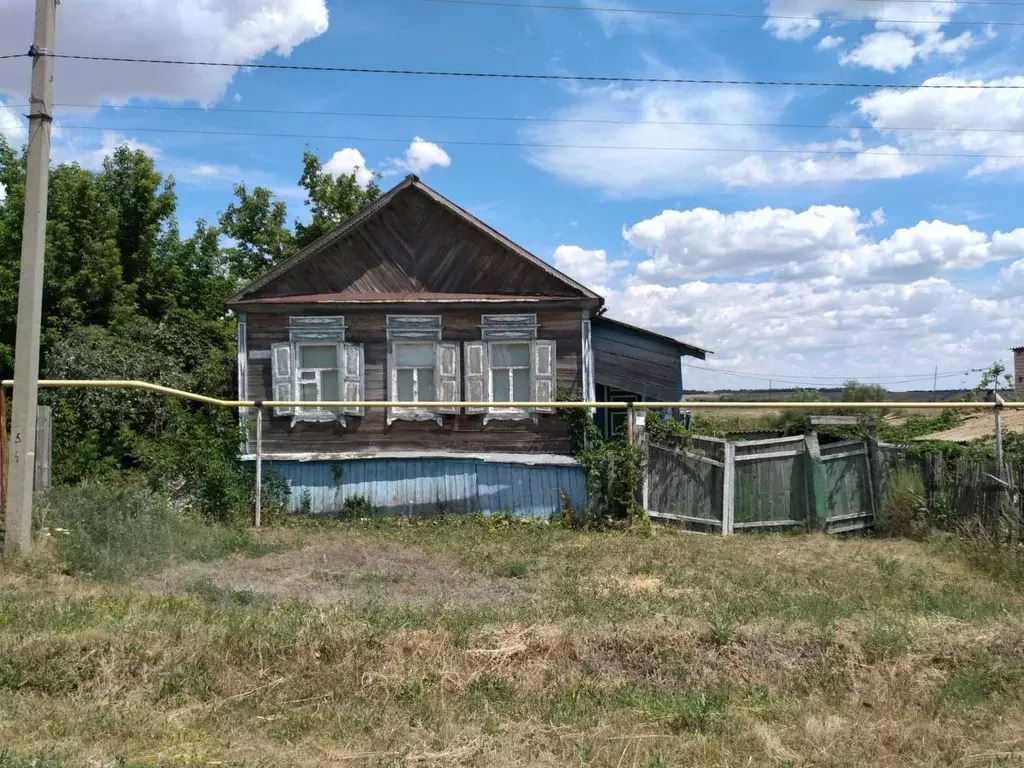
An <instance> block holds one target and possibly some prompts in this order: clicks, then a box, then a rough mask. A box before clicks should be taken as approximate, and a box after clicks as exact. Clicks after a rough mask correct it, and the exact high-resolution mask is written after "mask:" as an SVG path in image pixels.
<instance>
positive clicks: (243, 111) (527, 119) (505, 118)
mask: <svg viewBox="0 0 1024 768" xmlns="http://www.w3.org/2000/svg"><path fill="white" fill-rule="evenodd" d="M54 106H55V107H60V108H62V109H92V110H101V109H109V110H114V111H120V110H135V111H142V112H146V111H155V112H195V113H200V114H204V115H232V114H239V115H302V116H309V117H359V118H384V119H402V120H465V121H483V122H509V123H554V124H560V123H565V124H576V123H579V124H587V125H591V124H592V125H668V126H673V125H676V126H705V127H720V128H722V127H734V128H797V129H799V128H806V129H830V128H831V129H836V130H844V131H846V130H862V131H903V132H908V133H914V132H922V133H933V132H934V133H1024V125H1022V126H1021V127H1020V128H970V127H945V126H936V127H930V128H925V127H910V126H899V125H836V124H829V123H743V122H720V121H714V122H712V121H705V120H611V119H596V118H593V119H591V118H574V117H531V116H516V115H442V114H412V113H407V112H333V111H324V110H300V109H270V108H262V109H255V108H234V107H232V108H227V109H225V108H219V107H187V106H177V105H176V106H164V105H149V104H145V105H143V104H68V103H61V104H54ZM3 108H6V109H27V108H28V105H27V104H8V105H6V107H3ZM0 109H2V108H0Z"/></svg>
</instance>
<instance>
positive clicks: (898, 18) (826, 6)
mask: <svg viewBox="0 0 1024 768" xmlns="http://www.w3.org/2000/svg"><path fill="white" fill-rule="evenodd" d="M542 2H548V0H542ZM550 4H552V5H569V6H573V7H577V8H578V10H553V9H541V8H515V7H495V6H489V5H469V4H444V3H434V2H427V1H426V0H379V1H378V2H369V1H368V0H352V1H350V2H335V1H334V0H329V1H328V2H324V0H184V1H183V2H178V3H160V2H156V0H140V1H139V2H137V3H133V7H132V9H131V12H130V13H128V12H126V10H125V9H124V8H123V7H122V6H123V4H121V3H118V2H115V0H79V2H76V3H74V4H71V3H65V4H64V5H62V6H61V8H60V13H59V20H58V50H59V51H61V52H65V53H82V54H108V55H122V56H129V57H157V58H161V57H167V58H182V59H197V58H198V59H214V60H218V61H231V62H237V63H239V64H245V63H252V62H257V61H260V62H287V63H295V64H311V65H324V64H326V65H337V66H353V67H371V68H372V67H381V68H389V69H403V68H408V69H432V70H468V71H489V72H521V73H537V74H555V75H616V76H630V77H641V78H643V77H655V78H708V79H718V80H722V79H728V80H797V81H808V80H815V81H837V82H838V81H842V82H859V83H869V84H877V85H878V86H884V85H886V84H897V83H899V84H907V83H912V84H921V83H931V84H940V83H946V84H950V83H953V84H962V83H971V82H976V83H980V84H985V85H1011V86H1018V88H1016V89H1014V88H1010V89H993V88H986V89H966V90H964V89H958V90H952V89H938V88H931V89H922V88H911V89H903V90H893V89H886V88H884V87H864V88H819V87H813V88H812V87H768V86H765V87H759V86H754V85H742V84H741V85H676V84H654V83H650V84H638V83H622V82H618V83H601V84H597V83H585V82H581V81H577V80H563V81H558V82H550V81H516V80H486V79H465V78H442V77H410V76H393V75H392V76H389V75H356V74H338V73H308V72H304V73H297V72H287V71H267V70H245V69H239V70H232V69H213V68H192V67H170V66H156V65H148V66H146V65H137V64H100V63H88V62H70V61H60V62H58V67H57V75H56V83H57V100H58V103H62V104H78V105H101V104H102V105H106V106H104V107H103V108H96V107H95V106H86V107H77V108H70V107H65V108H62V109H60V110H59V111H58V114H59V120H58V133H57V136H56V138H55V142H54V157H55V159H56V160H74V161H78V162H80V163H82V164H83V165H91V166H94V167H95V166H96V165H98V163H99V162H100V161H101V159H102V156H103V154H104V152H105V151H106V150H109V149H110V148H111V147H112V146H114V145H116V144H117V143H119V142H121V141H129V142H131V143H133V144H136V145H138V146H145V147H147V148H150V149H151V150H153V151H154V152H156V153H157V154H158V156H159V163H160V167H161V168H162V169H163V170H164V171H165V172H168V173H173V174H174V176H175V178H176V179H177V181H178V192H179V198H180V212H181V217H182V223H183V227H185V228H187V227H188V226H189V225H190V222H191V221H193V220H194V219H195V218H197V217H200V216H202V217H205V218H207V219H209V220H214V219H215V218H216V216H217V213H218V212H219V211H220V210H222V209H223V208H224V206H225V205H226V204H227V202H228V201H229V199H230V194H231V188H232V185H233V184H235V183H238V182H245V183H247V184H249V185H250V186H251V185H254V184H263V185H265V186H269V187H271V188H272V189H274V190H276V191H277V192H278V194H279V195H281V196H282V197H283V198H284V199H286V200H287V202H288V203H289V209H290V210H291V212H292V214H293V215H295V216H299V215H301V213H302V206H301V195H299V193H298V191H297V188H296V186H295V182H296V180H297V178H298V175H299V173H300V158H301V153H302V150H303V148H304V147H306V146H308V147H309V148H310V149H312V150H313V151H315V152H316V153H317V154H318V155H319V156H320V157H321V158H322V160H323V161H324V162H325V163H327V164H329V167H332V168H336V169H340V168H344V169H346V170H348V169H350V168H351V167H352V166H354V165H356V164H357V163H358V164H360V166H361V167H365V169H369V170H372V171H375V172H379V173H383V174H384V178H383V180H382V182H381V183H382V185H383V186H385V187H387V186H389V185H390V184H392V183H395V182H397V181H398V180H399V179H400V178H401V176H402V175H404V174H405V173H407V172H408V171H409V170H415V171H417V172H418V173H420V175H421V176H422V178H423V179H424V180H425V181H426V182H427V183H429V184H431V185H432V186H434V187H436V188H437V189H438V190H440V191H441V192H442V193H444V194H445V195H447V196H449V197H451V198H452V199H453V200H455V201H456V202H458V203H460V204H461V205H463V206H465V207H467V208H469V209H470V210H472V211H473V212H474V213H476V214H477V215H479V216H481V217H482V218H484V219H486V220H487V221H488V222H489V223H491V224H492V225H493V226H495V227H497V228H498V229H500V230H501V231H503V232H504V233H506V234H507V235H508V236H510V237H512V238H513V239H515V240H517V241H518V242H520V243H521V244H522V245H524V246H525V247H527V248H529V249H530V250H532V251H533V252H534V253H536V254H537V255H539V256H541V257H543V258H545V259H548V260H551V261H552V262H553V263H556V264H557V265H558V266H559V267H561V268H563V269H565V270H567V271H569V272H571V273H572V274H573V275H574V276H576V277H578V278H580V279H582V280H584V281H585V282H587V283H588V284H591V285H593V286H594V287H595V288H597V289H598V290H600V291H601V292H602V293H603V294H604V295H606V296H607V298H608V303H609V307H610V311H611V313H612V314H613V315H617V316H619V317H621V318H623V319H627V320H630V321H631V322H634V323H638V324H641V325H645V326H648V327H651V328H656V329H658V330H660V331H662V332H666V333H670V334H673V335H677V336H680V337H682V338H685V339H687V340H691V341H693V342H695V343H699V344H701V345H703V346H707V347H710V348H712V349H714V350H715V351H716V353H717V354H716V355H715V356H714V357H713V358H712V359H711V362H710V363H709V368H710V369H713V370H707V371H697V370H690V369H688V371H687V372H688V376H689V379H688V380H687V385H688V386H692V387H729V386H738V385H743V386H759V385H762V384H766V382H764V381H762V379H763V378H766V377H768V376H771V377H772V378H773V379H774V382H775V384H776V386H778V385H779V382H782V383H789V382H794V383H803V384H826V383H829V382H831V381H837V380H839V379H840V378H842V377H847V376H856V377H861V378H867V379H872V378H874V379H878V380H880V381H885V382H887V383H891V384H892V385H893V387H894V388H899V387H900V386H912V387H916V386H920V385H921V384H922V383H924V382H917V381H915V382H905V383H904V384H902V385H900V384H898V383H896V382H897V379H899V378H901V377H905V378H908V379H909V378H912V377H914V376H917V375H922V376H923V375H924V374H925V373H929V372H932V371H933V370H934V369H935V368H936V367H938V368H939V370H940V371H941V372H944V373H945V372H948V373H950V374H954V373H955V375H950V376H949V377H946V378H944V379H943V380H942V381H944V382H945V383H947V384H949V385H951V386H952V385H960V384H962V383H965V382H970V383H973V381H974V380H975V379H976V375H975V374H969V375H965V374H962V373H956V372H960V371H965V370H967V369H971V368H978V367H982V366H984V365H987V364H988V363H990V362H992V361H993V360H996V359H1008V358H1009V355H1008V353H1007V349H1008V348H1009V347H1010V346H1014V345H1017V344H1020V343H1024V310H1022V305H1024V302H1022V301H1021V297H1022V294H1024V229H1021V227H1024V222H1022V221H1021V216H1020V213H1019V209H1020V206H1019V197H1020V195H1019V189H1020V184H1021V181H1022V172H1021V170H1022V168H1024V71H1022V64H1024V62H1022V56H1024V54H1022V53H1020V50H1021V45H1020V42H1021V40H1020V38H1021V35H1022V33H1024V9H1017V8H1014V7H1008V6H1006V5H998V4H995V5H981V4H963V3H956V2H948V1H947V0H934V1H933V2H930V1H926V2H922V1H921V0H891V1H890V0H760V1H755V0H721V2H716V3H714V4H710V3H698V2H693V3H686V4H681V3H667V2H665V0H644V2H643V3H642V4H641V2H640V0H631V4H629V5H627V4H626V3H624V2H617V1H616V0H560V1H559V2H557V3H556V2H554V0H550ZM31 5H32V3H30V2H28V0H17V1H15V0H0V15H2V16H3V17H4V18H5V20H10V21H11V23H10V24H5V25H4V29H3V30H0V53H7V52H13V51H19V50H23V49H24V48H26V47H27V43H28V41H29V39H30V35H31V10H32V9H31ZM595 8H620V9H622V8H642V9H648V10H658V9H660V10H677V11H678V10H693V11H713V12H718V13H736V14H751V15H754V16H766V15H767V16H771V17H773V18H767V19H766V18H763V17H759V18H739V17H733V18H723V17H709V18H704V17H698V16H685V15H669V14H663V15H659V14H653V13H651V14H641V13H611V12H603V11H600V10H594V9H595ZM784 17H799V18H784ZM910 21H915V22H916V23H912V24H911V23H908V22H910ZM981 22H990V23H981ZM991 22H1020V23H1019V24H1016V25H1014V24H992V23H991ZM27 74H28V71H27V64H26V63H25V62H24V61H20V60H19V61H14V62H0V101H2V102H3V103H4V104H7V105H12V108H11V109H9V110H0V127H2V128H4V129H5V132H6V134H7V135H8V137H9V138H13V139H15V140H19V139H20V138H22V137H23V134H24V124H23V122H22V121H21V120H20V119H19V118H18V115H20V114H21V113H22V112H23V110H22V109H18V108H17V105H19V104H23V103H24V101H25V84H27V82H28V76H27ZM113 104H118V105H122V107H118V108H114V107H111V106H110V105H113ZM144 106H149V107H161V109H148V110H147V109H138V107H144ZM168 107H191V108H193V109H191V110H180V109H167V108H168ZM239 110H277V111H280V112H290V113H291V114H281V113H274V114H269V113H258V112H242V111H239ZM325 112H333V113H347V114H345V115H337V114H335V115H327V114H323V113H325ZM310 113H319V114H310ZM352 113H359V114H362V115H365V114H368V113H375V114H387V115H395V114H402V115H412V116H414V117H393V116H389V117H368V116H356V115H354V114H352ZM437 116H449V117H451V116H458V117H460V119H442V118H440V117H437ZM466 117H500V118H527V117H528V118H535V119H534V120H530V121H528V120H508V119H505V120H482V119H479V120H470V119H464V118H466ZM708 123H715V124H716V125H708ZM795 124H800V125H812V126H829V127H812V128H806V127H801V128H797V127H783V126H793V125H795ZM76 126H78V127H76ZM908 128H916V129H924V130H914V131H911V130H904V129H908ZM950 128H973V129H976V130H972V131H951V130H949V129H950ZM897 129H898V130H897ZM936 129H942V130H936ZM978 129H981V130H978ZM169 131H183V132H182V133H171V132H169ZM188 131H208V132H216V131H222V132H228V133H238V132H246V133H273V134H291V135H292V137H290V138H270V137H257V136H249V137H246V136H237V135H220V136H219V135H212V134H205V135H203V134H196V133H189V132H188ZM316 137H331V138H316ZM342 137H349V138H342ZM417 139H418V140H417ZM462 142H470V144H466V143H462ZM472 142H491V143H495V144H500V145H503V146H474V145H472ZM608 146H614V147H620V148H621V147H625V148H627V149H600V148H599V147H608ZM672 147H677V148H679V147H685V148H694V147H699V148H702V151H670V150H669V149H668V148H672ZM630 148H632V149H630ZM643 148H648V149H643ZM650 148H657V149H650ZM773 150H774V151H773ZM778 150H784V151H781V152H780V151H778ZM937 154H939V155H949V154H953V155H961V154H966V155H972V156H973V157H970V158H958V157H935V156H934V155H937ZM928 155H932V156H928ZM1015 156H1020V157H1015ZM366 172H367V171H366V170H361V173H366ZM714 371H732V372H733V374H734V375H731V376H730V375H725V374H723V373H717V372H714ZM738 372H739V373H740V374H741V375H742V376H747V377H748V378H740V376H739V375H736V374H737V373H738ZM751 374H753V375H751ZM926 383H927V384H928V385H930V383H931V382H930V381H928V382H926Z"/></svg>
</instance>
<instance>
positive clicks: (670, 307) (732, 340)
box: [609, 278, 1024, 388]
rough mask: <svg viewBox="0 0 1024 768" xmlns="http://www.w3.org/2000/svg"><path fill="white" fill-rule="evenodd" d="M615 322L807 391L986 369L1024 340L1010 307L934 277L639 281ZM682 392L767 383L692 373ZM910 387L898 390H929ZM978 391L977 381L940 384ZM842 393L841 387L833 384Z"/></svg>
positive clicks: (613, 304) (615, 302)
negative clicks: (848, 381) (825, 381)
mask: <svg viewBox="0 0 1024 768" xmlns="http://www.w3.org/2000/svg"><path fill="white" fill-rule="evenodd" d="M609 307H610V314H612V315H615V316H618V317H621V318H623V319H625V320H627V321H629V322H633V323H636V324H639V325H643V326H644V327H648V328H652V329H656V330H660V331H662V332H665V333H668V334H670V335H674V336H677V337H679V338H684V339H687V340H691V341H693V342H695V343H698V344H700V345H701V346H705V347H708V348H710V349H713V350H714V351H715V353H716V354H715V357H714V358H713V362H712V363H711V365H713V366H714V367H717V368H723V369H729V368H732V369H734V370H740V371H753V372H770V373H772V374H774V375H775V376H776V379H775V386H776V387H780V386H787V385H788V384H790V382H780V381H779V379H778V378H777V377H778V376H780V375H782V376H788V377H789V378H790V380H791V381H796V382H801V383H803V385H804V386H807V385H813V386H820V385H821V384H822V381H821V380H817V379H815V380H812V381H808V380H807V378H806V377H807V376H816V377H817V376H836V377H846V376H851V375H853V376H861V377H863V378H866V379H870V378H871V376H870V374H872V373H873V374H877V375H888V376H898V375H906V374H907V373H917V372H922V373H923V372H929V371H931V370H932V368H933V366H934V365H936V364H938V365H940V370H943V371H949V370H964V369H967V368H975V367H981V366H983V365H986V364H988V363H991V362H992V360H995V359H999V358H1001V357H1003V356H1005V354H1006V351H1005V347H1006V346H1007V344H1006V340H1007V339H1017V338H1022V336H1024V317H1022V316H1021V314H1020V312H1019V307H1018V302H1017V301H1014V300H1013V299H991V298H987V297H985V296H982V295H979V294H976V293H972V292H970V291H967V290H965V289H963V288H960V287H957V286H956V285H954V284H952V283H951V282H949V281H947V280H942V279H936V278H929V279H924V280H917V281H913V282H909V283H905V284H894V283H888V284H872V285H857V286H849V285H844V284H843V283H842V282H840V281H837V280H835V279H834V278H822V279H819V280H809V281H803V282H788V283H772V282H706V281H695V282H684V283H678V284H661V283H655V282H643V281H639V280H638V281H635V282H634V283H633V284H631V285H630V286H629V287H628V288H627V289H626V290H624V291H622V292H620V293H618V294H615V295H614V296H612V297H610V301H609ZM684 378H685V386H687V387H688V388H696V387H719V388H725V387H730V388H731V387H737V386H748V387H761V388H767V386H768V382H767V381H759V380H757V379H752V380H747V381H741V380H738V379H736V378H733V377H726V376H722V375H714V374H707V373H700V372H696V371H693V370H690V369H688V370H687V371H686V375H685V377H684ZM927 378H928V381H927V384H924V383H918V384H914V383H908V384H905V385H903V386H902V388H911V387H915V386H928V387H930V386H931V383H932V382H931V377H930V376H928V377H927ZM943 381H944V382H945V383H946V385H947V386H960V385H964V384H966V385H968V386H972V385H973V384H974V383H976V381H977V377H976V376H974V377H970V378H966V379H962V378H961V377H956V378H951V379H944V380H943ZM835 383H836V384H839V383H841V379H837V381H836V382H835Z"/></svg>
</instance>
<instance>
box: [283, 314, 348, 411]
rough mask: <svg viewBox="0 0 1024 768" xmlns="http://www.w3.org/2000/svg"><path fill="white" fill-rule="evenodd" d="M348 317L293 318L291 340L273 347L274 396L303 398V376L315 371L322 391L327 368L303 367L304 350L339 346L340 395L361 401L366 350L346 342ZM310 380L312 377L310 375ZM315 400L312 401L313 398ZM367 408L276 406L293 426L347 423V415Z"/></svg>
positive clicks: (318, 392) (319, 394)
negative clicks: (334, 422) (301, 423)
mask: <svg viewBox="0 0 1024 768" xmlns="http://www.w3.org/2000/svg"><path fill="white" fill-rule="evenodd" d="M345 328H346V326H345V318H344V317H340V316H322V317H321V316H313V317H290V318H289V322H288V341H287V342H282V343H279V344H272V345H271V347H270V352H269V357H270V374H271V391H272V399H273V400H278V401H293V402H294V401H299V400H301V398H302V393H301V390H300V388H299V387H300V383H301V381H302V379H301V377H302V376H303V374H304V373H308V372H313V373H314V378H313V380H314V381H315V382H316V385H317V396H318V397H320V396H321V393H322V386H323V385H322V382H321V374H322V372H323V371H324V370H333V369H318V368H310V369H301V368H300V367H299V363H300V362H301V356H300V350H301V348H302V347H304V346H327V345H330V344H336V345H337V350H338V353H337V363H338V365H337V371H338V395H339V399H340V400H341V401H343V402H359V401H362V400H364V399H365V397H364V393H365V392H366V383H365V370H364V367H365V366H364V352H363V345H362V344H349V343H346V341H345ZM306 381H307V382H308V381H309V379H308V378H307V379H306ZM310 402H312V401H310ZM363 411H364V409H363V408H361V407H350V408H344V409H340V410H334V409H328V408H323V407H320V406H279V407H276V408H274V415H275V416H291V417H292V419H291V426H292V427H294V426H295V425H296V424H297V423H298V422H310V423H324V422H333V421H336V422H338V423H339V424H341V425H342V426H346V424H347V422H346V419H345V416H346V415H348V416H362V415H363Z"/></svg>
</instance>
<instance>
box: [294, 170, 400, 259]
mask: <svg viewBox="0 0 1024 768" xmlns="http://www.w3.org/2000/svg"><path fill="white" fill-rule="evenodd" d="M299 186H300V187H302V188H303V189H304V190H306V195H307V198H308V199H307V200H306V206H307V207H308V208H309V211H310V222H309V224H303V223H302V222H299V221H296V222H295V243H296V245H297V246H298V247H299V248H305V247H306V246H307V245H309V244H310V243H312V242H313V241H315V240H316V239H318V238H319V237H321V236H323V235H325V234H326V233H327V232H329V231H330V230H331V229H333V228H334V227H336V226H337V225H338V224H340V223H341V222H343V221H345V220H346V219H349V218H351V217H352V216H355V215H356V214H357V213H359V211H361V210H362V209H363V208H364V207H365V206H367V205H368V204H369V203H372V202H373V201H374V200H376V199H377V198H378V197H379V196H380V187H378V186H377V183H376V180H373V181H371V182H370V184H369V185H367V187H366V189H363V187H362V186H360V184H359V181H358V180H357V179H356V174H355V169H353V171H352V173H348V174H346V173H340V174H338V175H337V176H332V175H331V174H330V173H328V172H327V171H325V170H324V168H323V165H322V164H321V163H320V159H319V158H318V157H317V156H316V155H315V154H313V153H312V152H310V151H308V150H307V151H305V152H304V153H303V154H302V178H300V179H299Z"/></svg>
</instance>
